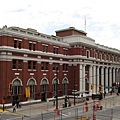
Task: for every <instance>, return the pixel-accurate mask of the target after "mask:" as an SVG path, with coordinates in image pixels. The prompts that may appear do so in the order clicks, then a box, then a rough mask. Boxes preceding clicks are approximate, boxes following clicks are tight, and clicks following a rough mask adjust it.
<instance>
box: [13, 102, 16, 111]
mask: <svg viewBox="0 0 120 120" xmlns="http://www.w3.org/2000/svg"><path fill="white" fill-rule="evenodd" d="M13 112H16V104H15V105H14V106H13Z"/></svg>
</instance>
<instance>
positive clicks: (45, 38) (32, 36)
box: [0, 28, 70, 48]
mask: <svg viewBox="0 0 120 120" xmlns="http://www.w3.org/2000/svg"><path fill="white" fill-rule="evenodd" d="M3 35H6V36H14V37H19V38H23V39H26V40H34V41H37V42H44V43H49V44H54V45H57V46H63V47H68V48H69V47H70V45H69V44H68V43H66V42H63V40H62V38H58V37H54V36H50V35H44V34H40V35H39V36H38V35H36V34H34V33H33V34H28V32H26V33H21V32H20V31H19V30H18V31H12V30H9V29H7V28H4V29H0V36H3Z"/></svg>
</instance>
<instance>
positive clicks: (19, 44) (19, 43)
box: [18, 41, 22, 49]
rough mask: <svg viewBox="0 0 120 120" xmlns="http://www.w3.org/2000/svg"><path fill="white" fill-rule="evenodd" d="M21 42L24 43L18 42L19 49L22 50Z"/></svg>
mask: <svg viewBox="0 0 120 120" xmlns="http://www.w3.org/2000/svg"><path fill="white" fill-rule="evenodd" d="M21 42H22V41H18V48H19V49H21Z"/></svg>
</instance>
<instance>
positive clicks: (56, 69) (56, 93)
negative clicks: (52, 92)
mask: <svg viewBox="0 0 120 120" xmlns="http://www.w3.org/2000/svg"><path fill="white" fill-rule="evenodd" d="M56 109H58V71H57V68H56Z"/></svg>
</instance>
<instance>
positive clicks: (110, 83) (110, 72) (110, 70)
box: [109, 68, 112, 87]
mask: <svg viewBox="0 0 120 120" xmlns="http://www.w3.org/2000/svg"><path fill="white" fill-rule="evenodd" d="M109 86H110V87H112V69H111V68H109Z"/></svg>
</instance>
